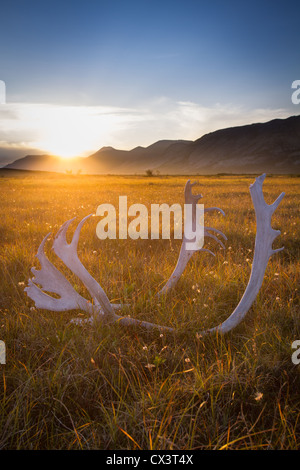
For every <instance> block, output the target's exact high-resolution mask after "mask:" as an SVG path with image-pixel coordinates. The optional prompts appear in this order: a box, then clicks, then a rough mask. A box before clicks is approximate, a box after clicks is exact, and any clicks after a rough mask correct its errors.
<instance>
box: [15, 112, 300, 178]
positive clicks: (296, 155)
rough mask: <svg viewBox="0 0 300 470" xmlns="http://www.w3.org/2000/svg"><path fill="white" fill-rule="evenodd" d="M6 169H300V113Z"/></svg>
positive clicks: (26, 161)
mask: <svg viewBox="0 0 300 470" xmlns="http://www.w3.org/2000/svg"><path fill="white" fill-rule="evenodd" d="M6 168H15V169H26V170H29V169H30V170H47V171H58V172H65V171H68V170H69V171H70V170H72V171H73V173H76V172H78V171H79V170H81V171H82V173H90V174H91V173H95V174H106V173H111V174H134V173H139V174H143V173H145V171H146V170H147V169H151V170H154V171H159V172H160V173H162V174H165V173H167V174H193V173H200V174H214V173H259V172H268V173H300V116H292V117H289V118H287V119H274V120H272V121H269V122H267V123H259V124H250V125H246V126H240V127H232V128H227V129H221V130H218V131H215V132H211V133H210V134H206V135H204V136H202V137H201V138H200V139H198V140H196V141H194V142H192V141H187V140H161V141H158V142H156V143H154V144H152V145H150V146H149V147H146V148H145V147H136V148H134V149H133V150H127V151H126V150H117V149H114V148H112V147H103V148H101V149H100V150H98V151H97V152H96V153H94V154H93V155H91V156H89V157H87V158H79V157H78V158H74V159H72V160H61V159H59V158H58V157H53V156H49V155H39V156H37V155H28V156H27V157H25V158H22V159H20V160H16V161H15V162H13V163H11V164H9V165H7V166H6Z"/></svg>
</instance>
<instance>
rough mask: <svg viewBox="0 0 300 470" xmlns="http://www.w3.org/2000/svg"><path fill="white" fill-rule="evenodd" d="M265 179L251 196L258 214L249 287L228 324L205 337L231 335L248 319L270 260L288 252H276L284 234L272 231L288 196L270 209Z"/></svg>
mask: <svg viewBox="0 0 300 470" xmlns="http://www.w3.org/2000/svg"><path fill="white" fill-rule="evenodd" d="M265 177H266V175H265V173H264V174H263V175H261V176H259V177H258V178H256V180H255V182H254V183H253V184H251V185H250V194H251V198H252V202H253V205H254V209H255V214H256V237H255V248H254V258H253V264H252V269H251V275H250V279H249V282H248V285H247V287H246V290H245V292H244V295H243V296H242V298H241V300H240V302H239V304H238V305H237V307H236V309H235V310H234V311H233V312H232V314H231V315H230V316H229V317H228V318H227V320H225V321H224V322H223V323H221V324H220V325H218V326H216V327H215V328H212V329H210V330H208V331H206V332H203V333H204V334H205V333H207V332H209V333H211V332H214V331H216V330H217V331H218V332H219V333H227V332H228V331H230V330H232V329H233V328H235V327H236V326H237V325H238V324H239V323H240V322H241V321H242V320H243V319H244V317H245V315H246V313H247V312H248V310H249V308H250V307H251V305H252V304H253V302H254V300H255V299H256V296H257V294H258V292H259V290H260V288H261V285H262V282H263V278H264V275H265V271H266V267H267V264H268V262H269V258H270V257H271V256H272V255H273V254H274V253H278V252H279V251H282V250H283V249H284V247H282V248H278V249H277V250H273V248H272V244H273V241H274V240H275V238H277V237H278V235H280V233H281V232H280V230H274V229H273V228H272V227H271V218H272V215H273V213H274V212H275V210H276V209H277V207H278V206H279V204H280V202H281V201H282V199H283V197H284V195H285V193H281V194H280V196H278V198H277V199H276V201H275V202H273V204H271V205H268V204H267V203H266V202H265V200H264V196H263V191H262V185H263V182H264V180H265Z"/></svg>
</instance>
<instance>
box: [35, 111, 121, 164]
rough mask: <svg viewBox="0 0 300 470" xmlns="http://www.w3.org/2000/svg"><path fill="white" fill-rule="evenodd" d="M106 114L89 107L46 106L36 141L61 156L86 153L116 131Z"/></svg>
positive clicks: (68, 156)
mask: <svg viewBox="0 0 300 470" xmlns="http://www.w3.org/2000/svg"><path fill="white" fill-rule="evenodd" d="M105 117H106V118H107V116H105V115H101V114H100V115H99V114H98V115H97V113H96V111H95V109H92V108H89V107H80V106H78V107H75V106H72V107H70V106H68V107H47V109H46V110H45V112H42V113H41V116H40V118H41V119H42V123H41V124H42V125H41V131H40V134H41V135H40V138H39V139H38V142H37V145H38V146H39V148H43V149H45V150H46V151H47V153H51V154H53V155H58V156H60V157H61V158H72V157H77V156H83V155H87V154H88V153H91V152H92V151H95V150H98V148H99V147H100V145H101V142H103V141H104V140H105V139H106V138H107V136H109V135H110V134H111V132H112V131H113V125H114V123H113V122H112V120H111V119H106V118H105Z"/></svg>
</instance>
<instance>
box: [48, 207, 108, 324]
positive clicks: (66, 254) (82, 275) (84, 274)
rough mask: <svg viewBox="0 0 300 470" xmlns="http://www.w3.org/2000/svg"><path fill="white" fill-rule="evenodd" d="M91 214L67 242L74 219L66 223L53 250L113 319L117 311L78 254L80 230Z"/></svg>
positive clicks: (55, 240) (82, 221) (55, 241)
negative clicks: (67, 233) (69, 241)
mask: <svg viewBox="0 0 300 470" xmlns="http://www.w3.org/2000/svg"><path fill="white" fill-rule="evenodd" d="M91 215H92V214H90V215H88V216H86V217H84V218H83V219H82V220H81V222H80V223H79V224H78V226H77V228H76V230H75V233H74V235H73V238H72V241H71V243H67V241H66V232H67V230H68V227H69V225H70V224H71V222H72V220H74V219H71V220H69V221H68V222H66V223H64V224H63V225H62V227H61V228H60V230H59V231H58V233H57V235H56V237H55V239H54V242H53V250H54V252H55V254H56V255H57V256H58V257H59V258H60V259H61V260H62V261H63V262H64V264H65V265H66V266H67V268H69V269H70V270H71V271H72V272H73V273H74V274H75V275H76V276H77V277H78V278H79V279H80V280H81V281H82V282H83V284H84V285H85V286H86V288H87V289H88V291H89V293H90V294H91V296H92V297H93V298H94V300H95V301H97V302H98V303H99V304H100V305H101V307H102V308H103V312H104V314H105V315H106V316H107V317H111V319H113V318H115V313H114V310H113V307H112V305H111V303H110V301H109V299H108V297H107V295H106V293H105V292H104V290H103V289H102V287H101V286H100V285H99V284H98V282H97V281H96V280H95V279H94V278H93V277H92V276H91V275H90V273H89V272H88V271H87V270H86V268H85V267H84V266H83V264H82V263H81V261H80V260H79V258H78V254H77V245H78V240H79V235H80V231H81V229H82V227H83V225H84V223H85V222H86V221H87V219H88V218H89V217H91Z"/></svg>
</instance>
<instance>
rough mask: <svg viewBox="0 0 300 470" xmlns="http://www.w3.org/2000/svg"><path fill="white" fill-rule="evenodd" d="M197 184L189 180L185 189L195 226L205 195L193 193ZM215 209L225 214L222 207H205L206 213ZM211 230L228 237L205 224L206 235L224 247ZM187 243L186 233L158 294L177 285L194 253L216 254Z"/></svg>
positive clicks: (186, 200) (225, 238) (186, 199)
mask: <svg viewBox="0 0 300 470" xmlns="http://www.w3.org/2000/svg"><path fill="white" fill-rule="evenodd" d="M196 184H197V182H195V183H191V181H190V180H188V181H187V182H186V185H185V189H184V199H185V204H191V205H192V224H193V226H195V224H196V205H197V203H198V201H199V199H201V198H202V197H203V196H202V194H193V193H192V187H193V186H195V185H196ZM214 210H216V211H219V212H220V213H221V214H223V215H225V213H224V211H222V209H220V208H219V207H208V208H205V209H204V213H205V212H210V211H214ZM211 231H212V232H215V233H218V234H219V235H221V236H222V237H223V238H224V240H227V237H226V236H225V235H224V233H222V232H221V231H220V230H217V229H215V228H212V227H205V226H204V237H210V238H213V239H214V240H215V241H217V242H218V243H219V244H220V245H221V246H222V248H225V246H224V244H223V243H222V242H221V240H219V239H218V238H217V237H216V236H215V235H213V234H211V233H210V232H211ZM187 243H188V240H187V239H186V237H185V234H184V236H183V239H182V243H181V248H180V252H179V257H178V261H177V264H176V266H175V269H174V271H173V272H172V274H171V276H170V277H169V279H168V281H167V282H166V284H165V285H164V287H163V288H162V289H161V290H160V291H159V292H158V294H157V295H158V296H161V295H163V294H165V293H167V292H168V291H169V290H170V289H172V288H173V287H174V286H175V284H177V282H178V280H179V278H180V277H181V275H182V273H183V271H184V270H185V268H186V265H187V264H188V262H189V260H190V259H191V257H192V256H193V254H194V253H196V252H197V251H206V252H208V253H210V254H211V255H213V256H215V254H214V253H213V252H212V251H210V250H207V249H206V248H198V249H192V250H190V249H187Z"/></svg>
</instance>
